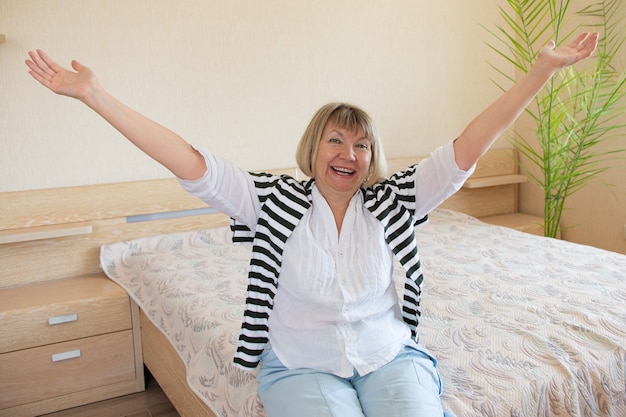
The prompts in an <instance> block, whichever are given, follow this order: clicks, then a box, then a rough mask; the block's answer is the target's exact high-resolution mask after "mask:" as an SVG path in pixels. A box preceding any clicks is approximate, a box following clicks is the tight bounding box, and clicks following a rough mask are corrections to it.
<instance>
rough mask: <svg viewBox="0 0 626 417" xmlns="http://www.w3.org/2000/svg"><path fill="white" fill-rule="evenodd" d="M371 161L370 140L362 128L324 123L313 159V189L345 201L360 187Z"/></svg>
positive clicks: (326, 195) (331, 198)
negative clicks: (314, 187)
mask: <svg viewBox="0 0 626 417" xmlns="http://www.w3.org/2000/svg"><path fill="white" fill-rule="evenodd" d="M371 160H372V143H371V141H370V139H369V138H368V137H367V136H365V134H364V133H363V129H362V128H361V127H358V128H357V130H356V131H352V130H348V129H345V128H342V127H339V126H337V125H336V124H335V123H333V122H328V123H327V124H326V126H325V127H324V130H323V132H322V137H321V138H320V142H319V145H318V148H317V154H316V156H315V160H314V161H313V167H312V168H313V176H314V178H315V183H316V185H317V188H318V189H319V191H320V192H321V193H322V195H323V196H324V197H325V198H326V199H327V200H329V199H330V200H333V201H341V200H343V201H349V200H350V199H351V198H352V196H353V195H354V193H356V192H357V190H358V189H359V188H360V187H361V186H363V183H364V182H365V180H366V178H367V176H368V173H369V170H370V162H371Z"/></svg>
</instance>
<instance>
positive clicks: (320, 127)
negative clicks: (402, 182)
mask: <svg viewBox="0 0 626 417" xmlns="http://www.w3.org/2000/svg"><path fill="white" fill-rule="evenodd" d="M329 122H330V123H333V124H334V125H336V126H337V127H340V128H342V129H347V130H350V131H352V132H356V131H357V130H358V129H359V128H361V129H362V130H363V133H364V135H365V136H366V137H367V138H368V139H369V141H370V142H371V144H372V159H371V161H370V169H369V174H368V176H367V178H366V179H365V184H364V186H366V187H369V186H371V185H373V184H376V183H377V182H380V181H382V180H383V179H384V178H385V176H386V173H387V164H386V161H385V154H384V152H383V146H382V143H381V140H380V137H379V136H378V131H377V130H376V127H375V126H374V123H373V121H372V118H371V117H370V116H369V115H368V114H367V113H366V112H365V111H363V110H362V109H360V108H358V107H356V106H353V105H351V104H347V103H328V104H326V105H325V106H323V107H321V108H320V109H319V110H318V111H317V113H315V115H314V116H313V118H312V119H311V121H310V122H309V125H308V126H307V128H306V130H305V131H304V134H303V135H302V138H301V139H300V142H299V143H298V147H297V149H296V161H297V163H298V168H300V170H301V171H302V173H304V174H305V175H307V176H309V177H313V163H314V161H315V158H316V157H317V149H318V147H319V142H320V139H321V138H322V132H323V131H324V128H325V127H326V125H327V124H328V123H329Z"/></svg>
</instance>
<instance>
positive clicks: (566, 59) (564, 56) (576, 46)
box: [537, 32, 600, 71]
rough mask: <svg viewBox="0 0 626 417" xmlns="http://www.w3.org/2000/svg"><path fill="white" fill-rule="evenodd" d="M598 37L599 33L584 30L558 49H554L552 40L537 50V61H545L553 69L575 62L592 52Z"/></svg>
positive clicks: (596, 44)
mask: <svg viewBox="0 0 626 417" xmlns="http://www.w3.org/2000/svg"><path fill="white" fill-rule="evenodd" d="M599 37H600V35H599V34H598V33H597V32H595V33H589V32H584V33H582V34H581V35H580V36H579V37H578V38H576V40H574V41H573V42H572V43H570V44H569V45H567V46H562V47H560V48H558V49H554V46H555V44H554V41H550V43H548V45H546V46H544V47H543V48H542V49H541V51H540V52H539V56H538V57H537V63H538V64H540V63H546V64H548V65H550V66H551V67H552V68H554V70H555V71H558V70H559V69H561V68H564V67H567V66H569V65H572V64H575V63H577V62H578V61H581V60H583V59H585V58H587V57H589V56H590V55H591V54H593V52H594V51H595V50H596V47H597V46H598V38H599Z"/></svg>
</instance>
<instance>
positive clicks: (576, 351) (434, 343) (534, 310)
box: [101, 210, 626, 417]
mask: <svg viewBox="0 0 626 417" xmlns="http://www.w3.org/2000/svg"><path fill="white" fill-rule="evenodd" d="M417 236H418V242H419V244H420V251H421V258H422V262H423V264H424V271H425V272H424V274H425V284H424V295H423V309H422V310H423V315H422V320H421V322H420V335H421V336H420V342H421V343H422V344H423V345H424V346H425V347H426V348H428V349H429V350H430V351H431V352H432V353H433V354H434V355H435V356H436V357H437V358H438V360H439V371H440V373H441V375H442V378H443V381H444V384H445V385H444V394H443V402H444V407H445V408H446V409H448V410H450V411H452V412H453V413H454V414H456V416H457V417H470V416H472V417H473V416H476V417H478V416H481V417H482V416H494V417H496V416H497V417H501V416H506V417H508V416H515V417H518V416H519V417H522V416H528V417H530V416H533V417H535V416H545V417H550V416H554V417H557V416H558V417H561V416H571V417H574V416H576V417H583V416H584V417H590V416H606V417H608V416H611V417H624V416H626V376H625V374H626V350H625V346H626V256H624V255H620V254H616V253H612V252H608V251H603V250H600V249H596V248H592V247H588V246H583V245H577V244H573V243H569V242H565V241H560V240H554V239H546V238H541V237H537V236H533V235H529V234H526V233H521V232H517V231H514V230H511V229H507V228H502V227H495V226H489V225H485V224H484V223H482V222H480V221H478V220H476V219H474V218H471V217H468V216H465V215H463V214H460V213H456V212H452V211H446V210H437V211H435V212H434V213H432V215H431V217H430V221H429V223H428V224H426V225H424V226H422V227H420V228H419V229H418V233H417ZM249 256H250V247H248V246H234V245H232V244H231V243H230V231H229V229H228V228H219V229H212V230H203V231H197V232H189V233H180V234H170V235H164V236H156V237H150V238H141V239H136V240H132V241H129V242H122V243H116V244H112V245H107V246H103V247H102V251H101V264H102V267H103V269H104V271H105V273H106V274H107V275H108V276H109V277H110V278H111V279H113V280H114V281H115V282H117V283H118V284H120V285H121V286H122V287H124V288H125V289H126V291H128V293H129V294H130V295H131V297H132V298H133V299H134V300H135V301H136V302H137V303H138V304H139V306H140V307H141V309H142V310H143V311H144V312H145V313H146V314H147V315H148V317H149V318H150V319H151V320H152V321H153V322H154V323H155V324H156V325H157V326H158V327H159V328H160V329H161V330H162V331H163V333H164V334H165V335H166V336H167V337H168V338H169V339H170V341H171V343H172V345H173V346H174V347H175V348H176V350H177V351H178V352H179V353H180V356H181V358H182V359H183V361H184V362H185V363H186V364H187V367H188V382H189V385H190V386H191V388H192V389H193V390H194V391H195V392H196V393H197V394H198V395H199V396H201V397H203V398H204V400H205V402H206V403H207V404H208V405H209V407H210V408H211V409H212V410H213V411H214V413H215V414H216V415H218V416H232V417H236V416H263V415H264V413H263V409H262V406H261V405H260V403H259V401H258V400H257V397H256V382H255V380H254V374H252V373H249V372H244V371H240V370H238V369H236V368H234V367H233V366H232V365H231V362H232V358H233V355H234V352H235V348H236V343H237V337H238V335H239V326H240V322H241V317H242V314H243V302H244V293H245V287H246V271H247V265H248V260H249ZM396 275H397V277H398V279H397V282H398V285H402V280H403V276H404V273H403V271H401V269H400V266H399V264H397V265H396ZM399 291H401V290H400V289H399Z"/></svg>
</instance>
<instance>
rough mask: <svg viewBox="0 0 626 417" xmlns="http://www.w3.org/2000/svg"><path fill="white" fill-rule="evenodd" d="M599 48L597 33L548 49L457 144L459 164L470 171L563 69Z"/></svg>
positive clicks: (483, 113) (463, 134)
mask: <svg viewBox="0 0 626 417" xmlns="http://www.w3.org/2000/svg"><path fill="white" fill-rule="evenodd" d="M597 44H598V34H597V33H587V32H585V33H583V34H581V35H580V36H579V37H578V38H577V39H576V40H575V41H573V42H572V43H571V44H569V45H568V46H565V47H563V48H559V49H556V50H555V49H554V42H550V44H548V45H547V46H545V47H544V48H543V49H542V50H541V52H540V53H539V56H538V57H537V61H536V62H535V64H534V65H533V67H532V68H531V69H530V70H529V71H528V73H526V74H525V75H524V77H523V78H522V79H520V80H519V81H518V82H517V83H516V84H515V85H514V86H513V87H512V88H511V89H510V90H509V91H507V92H506V93H504V95H502V96H501V97H500V98H499V99H497V100H496V101H495V102H494V103H493V104H491V105H490V106H489V107H487V109H485V110H484V111H483V112H482V113H481V114H479V115H478V116H477V117H476V118H475V119H474V120H472V122H471V123H470V124H469V125H468V126H467V127H466V128H465V130H464V131H463V133H461V135H460V136H459V137H458V138H457V139H456V140H455V142H454V152H455V158H456V163H457V165H458V166H459V168H461V169H464V170H467V169H469V168H470V167H471V166H472V165H474V164H475V163H476V162H477V161H478V159H479V158H480V157H481V156H482V155H483V154H484V153H485V152H487V150H488V149H489V147H490V146H491V145H492V144H493V142H495V140H496V139H498V137H499V136H500V135H501V134H502V133H503V132H504V131H505V130H506V129H508V128H509V127H510V126H511V125H512V124H513V122H515V120H516V119H517V118H518V117H519V116H520V114H521V113H522V112H523V111H524V109H525V108H526V107H527V106H528V105H529V104H530V102H531V101H532V100H533V98H534V97H535V95H537V93H539V91H540V90H541V89H542V88H543V87H544V85H545V84H546V83H547V82H548V80H550V78H552V76H553V75H554V74H555V73H556V72H557V71H559V70H560V69H561V68H564V67H567V66H569V65H572V64H574V63H576V62H578V61H581V60H583V59H585V58H587V57H589V56H590V55H591V54H592V53H593V51H594V50H595V49H596V46H597Z"/></svg>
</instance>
